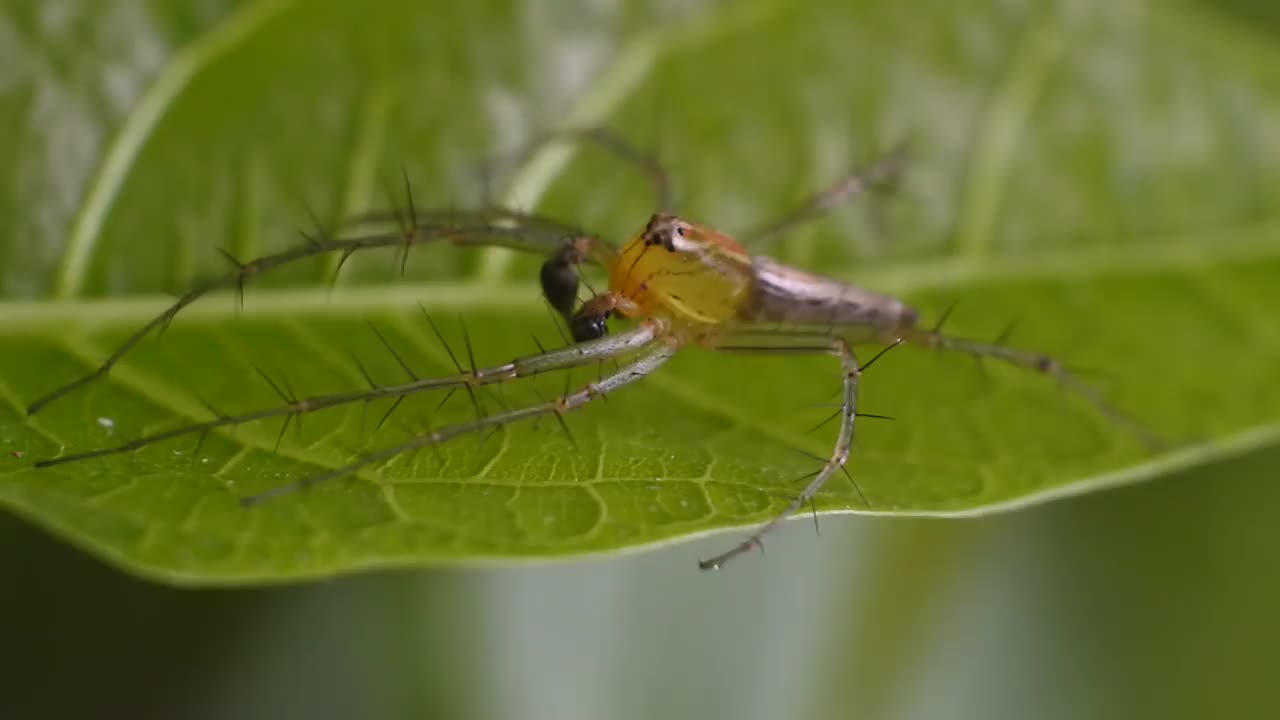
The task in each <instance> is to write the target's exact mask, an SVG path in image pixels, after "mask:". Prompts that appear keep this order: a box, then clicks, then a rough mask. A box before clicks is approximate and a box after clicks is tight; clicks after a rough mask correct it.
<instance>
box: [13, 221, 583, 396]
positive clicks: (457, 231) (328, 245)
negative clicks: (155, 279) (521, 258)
mask: <svg viewBox="0 0 1280 720" xmlns="http://www.w3.org/2000/svg"><path fill="white" fill-rule="evenodd" d="M433 241H444V242H448V243H450V244H453V245H459V246H502V247H508V248H512V249H514V250H521V251H525V252H532V253H535V254H541V255H555V254H556V253H557V252H559V251H560V250H561V248H563V247H564V246H565V244H566V238H565V236H564V235H563V234H561V233H560V232H559V230H555V231H551V230H548V229H545V228H536V227H521V226H518V225H517V226H511V227H507V226H496V225H485V224H463V225H418V226H417V227H415V228H414V229H413V233H412V236H411V237H409V238H408V239H406V237H405V234H404V233H403V232H397V231H395V230H389V231H387V232H382V233H373V234H368V235H365V234H361V235H357V236H355V237H335V238H331V239H325V240H318V241H313V242H308V243H306V244H305V245H302V246H299V247H295V248H291V249H288V250H283V251H281V252H278V253H275V254H272V255H264V256H262V257H259V258H257V259H256V260H251V261H248V262H238V261H237V263H236V269H235V270H234V271H232V272H231V273H230V274H228V275H224V276H222V277H220V278H215V279H213V280H210V281H207V282H205V283H203V284H201V285H199V286H197V287H195V288H194V289H192V290H189V291H187V292H186V293H185V294H184V295H182V296H181V297H179V298H178V299H177V300H176V301H175V302H174V303H173V304H172V305H170V306H169V308H168V309H166V310H165V311H164V312H162V313H160V314H159V315H157V316H156V317H155V318H153V319H152V320H151V321H150V322H148V323H147V324H146V325H143V326H142V327H141V328H139V329H138V330H137V331H136V332H134V333H133V334H132V335H130V336H129V337H127V338H126V339H125V340H124V342H122V343H121V344H120V345H119V346H118V347H117V348H116V349H115V350H114V351H113V352H112V353H111V354H110V355H109V356H107V359H106V360H104V361H103V362H102V363H101V364H100V365H99V366H98V367H97V368H95V369H94V370H93V371H91V372H89V373H88V374H86V375H84V376H82V377H80V378H78V379H76V380H73V381H71V382H69V383H67V384H65V385H63V386H61V387H59V388H57V389H56V390H54V391H52V392H50V393H48V394H46V395H44V396H42V397H40V398H39V399H37V400H36V401H35V402H33V403H31V405H30V406H29V407H28V408H27V414H28V415H34V414H36V413H37V412H39V411H40V410H41V409H42V408H44V407H45V406H46V405H48V404H49V403H51V402H53V401H54V400H57V399H58V398H60V397H62V396H64V395H66V394H68V393H70V392H72V391H74V390H76V389H78V388H80V387H82V386H84V385H87V384H89V383H91V382H93V381H94V380H97V379H98V378H101V377H103V376H105V375H106V374H107V373H108V372H110V371H111V368H112V367H114V366H115V365H116V363H118V362H119V361H120V359H121V358H122V357H124V356H125V355H126V354H127V353H128V352H129V351H130V350H132V349H133V347H134V346H135V345H137V344H138V343H139V342H141V341H142V339H143V338H145V337H147V336H148V335H150V334H151V333H152V332H153V331H155V330H156V329H157V328H162V327H165V326H167V325H168V324H169V323H170V322H171V321H172V320H173V318H174V317H175V316H176V315H177V314H178V313H179V312H180V311H182V309H183V308H185V307H187V306H188V305H190V304H191V303H193V302H195V301H196V300H198V299H200V298H202V297H204V296H205V295H207V294H209V293H211V292H213V291H215V290H220V289H223V288H228V287H237V288H238V287H242V286H243V284H244V282H245V280H246V279H248V278H251V277H254V276H256V275H258V274H261V273H264V272H267V271H269V270H272V269H275V268H277V267H280V266H282V265H287V264H289V263H293V262H296V261H299V260H302V259H305V258H309V257H315V256H318V255H322V254H325V253H336V252H341V253H346V254H350V253H352V252H355V251H359V250H367V249H372V248H386V247H403V246H405V245H406V243H410V244H421V243H427V242H433ZM569 242H571V243H573V244H574V246H575V248H579V249H580V250H581V251H580V252H578V253H577V254H576V255H575V257H574V260H575V261H576V262H587V261H593V260H594V259H595V258H596V252H605V251H606V250H605V248H607V246H606V245H604V243H602V242H601V241H598V240H595V239H594V238H591V237H587V236H583V237H580V238H574V239H570V240H569Z"/></svg>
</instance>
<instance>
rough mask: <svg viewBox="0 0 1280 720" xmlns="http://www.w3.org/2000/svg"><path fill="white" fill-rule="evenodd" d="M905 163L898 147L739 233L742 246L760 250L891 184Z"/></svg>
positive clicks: (903, 147)
mask: <svg viewBox="0 0 1280 720" xmlns="http://www.w3.org/2000/svg"><path fill="white" fill-rule="evenodd" d="M906 159H907V152H906V146H905V145H899V146H898V147H896V148H894V149H893V150H891V151H889V152H888V153H886V154H884V155H882V156H880V157H879V158H877V159H876V161H875V162H873V163H872V164H871V165H869V166H868V167H866V168H863V169H861V170H857V171H855V172H853V173H851V174H849V175H846V176H845V177H843V178H840V180H838V181H836V182H835V183H834V184H832V185H831V186H830V187H828V188H827V189H825V190H823V191H822V192H819V193H816V194H814V195H811V196H810V197H808V198H806V199H805V200H804V201H803V202H801V203H800V204H799V205H798V206H796V207H795V208H794V209H793V210H791V211H790V212H787V213H786V214H784V215H783V216H782V217H779V218H777V219H775V220H772V221H770V222H768V223H765V224H763V225H760V226H758V227H755V228H752V229H751V230H748V231H747V232H745V233H743V234H742V236H741V241H742V244H743V245H744V246H746V247H750V248H751V249H752V250H754V251H760V250H763V249H764V248H765V247H767V246H768V245H769V244H770V243H772V242H773V241H775V240H777V239H778V238H780V237H782V236H783V235H786V234H787V233H789V232H791V231H792V230H795V229H796V228H799V227H801V226H803V225H806V224H808V223H810V222H813V221H814V220H817V219H818V218H820V217H822V216H823V215H825V214H826V213H828V212H830V211H831V210H832V209H834V208H836V207H837V206H839V205H842V204H844V203H847V202H849V201H850V200H853V199H854V198H856V197H858V196H859V195H862V194H863V193H866V192H868V191H869V190H872V189H874V188H876V187H878V186H880V185H882V184H885V183H888V182H891V181H893V180H894V179H895V178H896V177H897V176H898V175H900V174H901V173H902V168H903V166H904V165H906Z"/></svg>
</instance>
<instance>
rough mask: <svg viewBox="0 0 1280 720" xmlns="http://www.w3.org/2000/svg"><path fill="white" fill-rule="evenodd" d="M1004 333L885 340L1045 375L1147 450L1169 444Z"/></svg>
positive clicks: (919, 331) (920, 333) (937, 332)
mask: <svg viewBox="0 0 1280 720" xmlns="http://www.w3.org/2000/svg"><path fill="white" fill-rule="evenodd" d="M1004 336H1005V333H1001V338H999V339H998V340H997V341H996V342H984V341H981V340H970V339H968V338H963V337H957V336H954V335H946V334H944V333H943V332H942V330H941V327H940V326H935V327H934V328H932V329H930V328H918V327H912V328H901V329H898V330H891V331H888V332H886V334H885V337H886V338H896V339H900V340H902V341H904V342H907V343H910V344H913V345H920V346H922V347H928V348H935V349H937V350H942V351H946V352H956V353H963V354H966V355H972V356H973V357H975V358H992V359H995V360H1001V361H1003V362H1006V363H1009V364H1010V365H1013V366H1014V367H1019V368H1022V369H1024V370H1030V371H1031V372H1034V373H1038V374H1041V375H1045V376H1048V377H1050V378H1052V379H1053V380H1054V381H1056V382H1057V383H1058V385H1059V386H1060V387H1063V388H1066V389H1067V390H1068V391H1070V392H1072V393H1074V394H1075V395H1076V396H1078V397H1080V398H1081V399H1083V400H1084V401H1085V402H1087V403H1089V404H1090V405H1092V406H1093V408H1094V409H1095V410H1097V411H1098V413H1099V414H1101V415H1102V416H1103V417H1105V418H1106V419H1107V420H1108V421H1109V422H1112V423H1114V424H1116V425H1117V426H1119V427H1122V428H1124V429H1125V430H1126V431H1128V432H1129V433H1130V434H1132V435H1133V436H1134V437H1135V438H1137V440H1138V441H1139V442H1141V443H1142V444H1143V445H1144V446H1146V447H1147V449H1149V450H1160V449H1162V448H1165V447H1167V446H1168V442H1167V441H1166V440H1164V439H1163V438H1161V437H1160V436H1158V435H1156V434H1155V433H1154V432H1152V431H1151V430H1150V429H1148V428H1147V427H1146V426H1145V425H1143V424H1142V423H1141V422H1139V421H1138V420H1136V419H1134V418H1133V417H1132V416H1130V415H1129V414H1128V413H1125V412H1123V411H1122V410H1120V409H1119V408H1117V407H1116V406H1114V405H1112V404H1111V403H1109V402H1107V401H1106V400H1105V399H1103V397H1102V394H1101V393H1099V392H1098V391H1097V389H1095V388H1094V387H1093V386H1091V385H1089V384H1088V383H1085V382H1083V381H1081V380H1080V378H1079V377H1077V376H1076V374H1075V373H1073V372H1072V371H1071V370H1070V369H1069V368H1068V367H1067V365H1066V364H1065V363H1063V362H1062V361H1061V360H1059V359H1058V358H1056V357H1054V356H1052V355H1049V354H1047V353H1042V352H1036V351H1032V350H1022V349H1019V348H1012V347H1008V346H1006V345H1003V344H1001V342H1003V339H1004Z"/></svg>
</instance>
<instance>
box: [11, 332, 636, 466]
mask: <svg viewBox="0 0 1280 720" xmlns="http://www.w3.org/2000/svg"><path fill="white" fill-rule="evenodd" d="M657 330H658V328H657V327H656V324H655V323H652V322H643V323H641V324H639V325H638V326H636V327H635V328H633V329H631V330H628V331H626V332H623V333H618V334H617V335H608V336H605V337H603V338H600V339H599V340H591V341H588V342H584V343H579V344H576V345H570V346H569V347H565V348H561V349H558V350H551V351H548V352H544V353H539V354H537V355H527V356H524V357H519V358H516V359H514V360H512V361H511V362H508V363H504V364H502V365H495V366H493V367H488V368H480V369H477V370H475V371H467V372H459V373H458V374H456V375H449V376H445V377H438V378H423V379H420V380H414V381H412V382H408V383H402V384H399V385H373V386H372V387H371V388H370V389H368V390H359V391H354V392H346V393H335V394H331V395H315V396H312V397H306V398H302V399H300V400H296V401H293V402H286V403H284V404H281V405H277V406H275V407H270V408H264V409H261V410H255V411H252V412H247V413H241V414H238V415H224V414H222V413H215V414H216V415H217V417H216V418H215V419H213V420H208V421H206V422H202V423H194V424H191V425H184V426H183V427H179V428H174V429H172V430H166V431H164V432H159V433H154V434H152V435H146V436H143V437H140V438H136V439H134V440H131V441H129V442H127V443H123V444H121V445H117V446H114V447H109V448H101V449H98V450H90V451H86V452H82V453H75V454H72V455H63V456H61V457H56V458H49V459H45V460H39V461H37V462H36V463H35V466H36V467H51V466H54V465H63V464H66V463H70V462H76V461H80V460H88V459H90V458H97V457H103V456H106V455H120V454H124V453H128V452H133V451H135V450H139V449H141V448H144V447H147V446H149V445H154V444H156V443H159V442H163V441H166V440H172V439H174V438H179V437H184V436H187V435H194V434H197V433H201V434H203V433H207V432H209V431H210V430H213V429H216V428H220V427H228V426H235V425H243V424H245V423H249V422H252V421H255V420H266V419H269V418H276V417H281V416H285V417H293V416H295V415H302V414H304V413H312V412H316V411H318V410H325V409H328V408H332V407H337V406H339V405H345V404H349V403H354V402H370V401H373V400H377V399H379V398H387V397H399V398H403V397H405V396H407V395H412V394H415V393H420V392H423V391H426V390H433V389H439V388H457V387H467V388H470V387H471V386H479V385H491V384H494V383H501V382H504V381H507V380H513V379H517V378H522V377H529V376H532V375H537V374H539V373H544V372H550V371H554V370H564V369H567V368H572V367H578V366H580V365H585V364H589V363H592V362H595V361H597V360H604V359H610V358H619V357H624V356H626V355H630V354H632V353H635V352H638V351H640V350H643V349H644V348H645V347H647V346H648V345H649V344H651V343H652V342H653V341H654V339H655V338H656V337H657Z"/></svg>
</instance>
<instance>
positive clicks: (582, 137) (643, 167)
mask: <svg viewBox="0 0 1280 720" xmlns="http://www.w3.org/2000/svg"><path fill="white" fill-rule="evenodd" d="M557 142H570V143H582V144H584V145H586V144H592V145H595V146H596V147H599V148H600V149H601V150H604V151H605V152H607V153H609V154H610V155H612V156H614V157H615V158H617V159H619V160H621V161H622V162H624V163H626V164H628V165H630V166H631V167H632V168H634V169H635V170H636V171H637V172H639V173H640V174H642V175H644V176H645V178H646V179H648V181H649V184H650V185H651V186H652V187H653V195H654V203H655V204H656V206H657V207H656V209H657V210H658V211H659V212H671V211H673V210H674V209H675V208H674V205H675V197H674V192H673V190H672V184H671V177H670V175H669V174H668V173H667V170H666V168H664V167H663V166H662V163H661V162H660V161H659V160H658V158H657V157H656V156H655V155H654V154H653V153H651V152H646V151H644V150H641V149H640V148H639V147H637V146H635V145H633V144H631V143H630V142H628V141H627V140H626V139H625V138H623V137H622V136H621V135H618V134H617V133H615V132H614V131H612V130H609V129H608V128H604V127H583V128H564V129H561V130H552V131H550V132H547V133H544V134H542V135H541V136H539V137H537V138H536V139H535V140H534V141H533V142H532V143H530V144H529V146H528V147H527V148H525V149H524V150H523V151H520V152H519V153H518V154H517V156H516V162H518V163H521V164H526V165H527V164H528V163H529V162H530V160H531V159H532V158H533V156H534V155H535V154H537V153H539V152H541V151H542V150H543V149H544V148H546V147H547V145H549V144H552V143H557ZM503 164H505V163H503Z"/></svg>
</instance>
